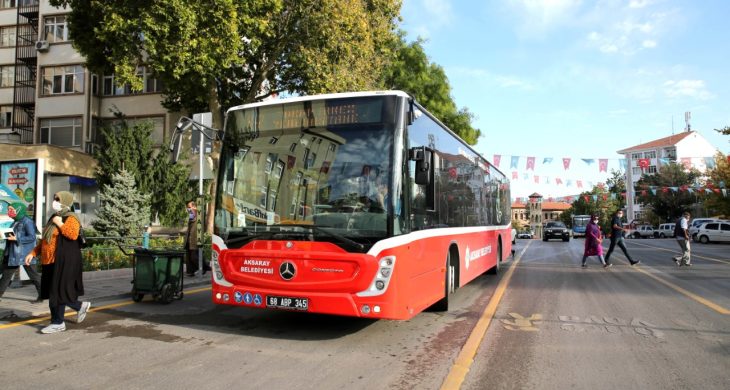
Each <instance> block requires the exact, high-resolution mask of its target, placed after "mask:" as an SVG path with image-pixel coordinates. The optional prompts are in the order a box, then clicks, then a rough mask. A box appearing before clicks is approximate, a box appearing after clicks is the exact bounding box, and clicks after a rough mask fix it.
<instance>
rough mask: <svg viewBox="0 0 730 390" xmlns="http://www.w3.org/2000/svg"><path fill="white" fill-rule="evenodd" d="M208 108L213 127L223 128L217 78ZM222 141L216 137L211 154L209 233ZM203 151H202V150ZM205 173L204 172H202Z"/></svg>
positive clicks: (206, 216) (212, 221)
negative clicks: (211, 116) (211, 115)
mask: <svg viewBox="0 0 730 390" xmlns="http://www.w3.org/2000/svg"><path fill="white" fill-rule="evenodd" d="M208 108H210V111H211V112H212V113H213V124H212V126H211V127H213V128H214V129H218V130H223V110H222V108H221V103H220V101H219V100H218V89H217V87H216V82H215V80H213V79H211V80H210V81H209V82H208ZM220 146H221V145H220V142H219V141H218V140H217V139H215V140H213V150H212V151H211V154H210V159H211V162H212V169H211V170H212V172H213V179H212V180H211V181H210V183H209V187H208V188H207V191H206V192H207V194H208V199H209V201H208V204H207V206H206V213H205V231H206V233H208V234H213V225H214V223H215V189H216V187H217V181H218V176H217V175H218V161H219V160H220ZM201 152H202V151H201ZM200 174H201V175H202V174H203V173H202V172H201V173H200Z"/></svg>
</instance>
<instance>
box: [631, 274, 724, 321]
mask: <svg viewBox="0 0 730 390" xmlns="http://www.w3.org/2000/svg"><path fill="white" fill-rule="evenodd" d="M634 269H636V270H637V271H639V272H642V273H643V274H644V275H646V276H648V277H650V278H652V279H654V280H656V281H657V282H659V283H661V284H663V285H665V286H667V287H669V288H671V289H672V290H674V291H676V292H678V293H680V294H682V295H684V296H686V297H688V298H691V299H693V300H695V301H697V302H699V303H701V304H703V305H705V306H707V307H709V308H710V309H712V310H714V311H716V312H718V313H720V314H726V315H727V314H730V310H728V309H726V308H724V307H722V306H720V305H718V304H717V303H715V302H712V301H711V300H709V299H706V298H703V297H701V296H699V295H697V294H695V293H693V292H690V291H687V290H685V289H683V288H682V287H679V286H677V285H676V284H674V283H672V282H669V281H666V280H664V279H662V278H660V277H658V276H656V275H654V274H652V273H651V272H649V271H647V270H645V269H641V267H634Z"/></svg>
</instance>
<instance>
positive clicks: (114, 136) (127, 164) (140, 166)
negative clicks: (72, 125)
mask: <svg viewBox="0 0 730 390" xmlns="http://www.w3.org/2000/svg"><path fill="white" fill-rule="evenodd" d="M114 116H115V117H116V118H117V122H116V123H115V124H112V125H107V126H103V127H101V128H100V129H99V131H100V133H101V137H100V140H99V142H98V143H99V147H98V148H96V149H95V150H94V158H96V161H97V166H96V181H97V183H99V187H103V186H104V185H107V184H111V182H112V177H113V175H114V174H116V173H117V172H119V171H120V170H122V169H125V170H126V171H127V172H129V173H130V174H131V175H132V176H133V177H134V180H135V182H136V183H138V186H139V187H138V188H139V189H140V191H141V192H142V193H149V192H150V184H151V177H150V174H149V167H150V160H151V159H152V152H153V149H152V139H151V138H150V134H152V126H153V125H152V123H151V122H138V123H137V124H135V125H134V126H129V124H128V122H127V121H126V120H125V119H124V114H123V113H121V112H119V111H117V112H115V113H114Z"/></svg>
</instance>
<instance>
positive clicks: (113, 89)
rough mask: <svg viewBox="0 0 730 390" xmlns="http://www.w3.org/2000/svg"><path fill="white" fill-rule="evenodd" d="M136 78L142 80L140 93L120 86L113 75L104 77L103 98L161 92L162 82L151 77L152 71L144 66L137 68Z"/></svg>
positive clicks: (129, 86) (125, 86)
mask: <svg viewBox="0 0 730 390" xmlns="http://www.w3.org/2000/svg"><path fill="white" fill-rule="evenodd" d="M137 77H139V78H140V79H142V91H139V92H135V91H132V86H131V85H129V84H120V83H118V82H117V81H116V78H115V77H114V75H109V76H104V90H103V94H104V96H122V95H132V94H135V93H159V92H162V90H163V87H162V82H161V81H160V80H158V79H156V78H154V77H152V71H151V70H149V69H148V68H147V67H145V66H140V67H138V68H137Z"/></svg>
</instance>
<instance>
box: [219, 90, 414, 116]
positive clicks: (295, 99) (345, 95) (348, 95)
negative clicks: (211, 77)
mask: <svg viewBox="0 0 730 390" xmlns="http://www.w3.org/2000/svg"><path fill="white" fill-rule="evenodd" d="M365 96H401V97H411V95H409V94H407V93H405V92H403V91H363V92H343V93H326V94H322V95H307V96H297V97H289V98H283V99H270V100H266V101H263V102H256V103H247V104H242V105H240V106H234V107H231V108H229V109H228V110H226V113H228V112H229V111H233V110H241V109H247V108H253V107H262V106H273V105H277V104H286V103H297V102H306V101H311V100H322V99H341V98H352V97H365Z"/></svg>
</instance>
